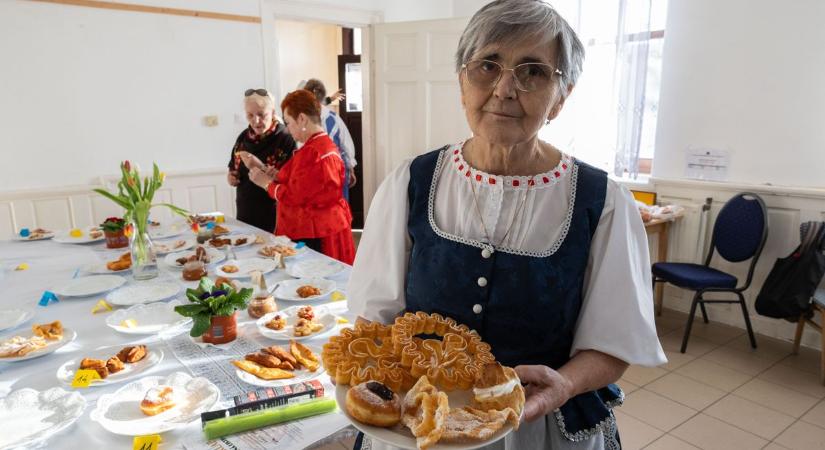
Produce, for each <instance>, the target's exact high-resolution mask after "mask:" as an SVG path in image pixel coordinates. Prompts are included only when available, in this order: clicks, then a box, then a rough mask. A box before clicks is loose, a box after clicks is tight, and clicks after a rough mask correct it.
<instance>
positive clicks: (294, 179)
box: [266, 133, 352, 240]
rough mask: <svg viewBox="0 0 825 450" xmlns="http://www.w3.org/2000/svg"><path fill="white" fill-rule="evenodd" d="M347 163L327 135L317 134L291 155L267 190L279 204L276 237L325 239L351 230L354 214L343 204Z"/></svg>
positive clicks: (347, 205)
mask: <svg viewBox="0 0 825 450" xmlns="http://www.w3.org/2000/svg"><path fill="white" fill-rule="evenodd" d="M344 170H345V169H344V162H343V161H342V160H341V154H340V153H339V151H338V147H337V146H336V145H335V143H334V142H332V140H331V139H330V138H329V136H327V134H326V133H317V134H314V135H313V136H312V137H310V138H309V139H307V142H306V143H305V144H304V145H303V146H302V147H301V148H299V149H296V150H295V152H294V153H293V154H292V158H290V159H289V161H287V163H286V164H285V165H284V166H283V168H281V170H280V171H279V172H278V176H277V181H273V182H272V183H270V184H269V186H267V189H266V191H267V192H268V193H269V196H270V197H272V198H274V199H275V200H277V201H278V209H277V211H278V212H277V216H278V220H277V222H276V225H275V234H279V235H286V236H289V237H290V239H293V240H296V239H304V238H307V239H309V238H323V237H327V236H331V235H333V234H336V233H340V232H341V231H343V230H346V229H349V228H350V226H351V223H352V213H351V212H350V209H349V204H348V203H347V201H346V200H344V195H343V184H344Z"/></svg>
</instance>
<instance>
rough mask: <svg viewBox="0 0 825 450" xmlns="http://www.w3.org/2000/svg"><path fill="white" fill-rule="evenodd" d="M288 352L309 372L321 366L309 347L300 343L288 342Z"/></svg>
mask: <svg viewBox="0 0 825 450" xmlns="http://www.w3.org/2000/svg"><path fill="white" fill-rule="evenodd" d="M289 351H290V352H291V353H292V356H294V357H295V359H297V360H298V362H299V363H301V365H302V366H304V367H305V368H306V369H307V370H308V371H310V372H315V371H316V370H318V367H320V366H321V364H320V362H319V361H318V355H316V354H315V353H312V350H310V349H309V347H307V346H306V345H304V344H301V343H300V342H296V341H289Z"/></svg>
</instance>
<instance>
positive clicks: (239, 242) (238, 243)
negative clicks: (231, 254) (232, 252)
mask: <svg viewBox="0 0 825 450" xmlns="http://www.w3.org/2000/svg"><path fill="white" fill-rule="evenodd" d="M247 242H249V238H245V237H243V238H238V239H235V242H234V243H233V244H232V245H235V246H238V247H240V246H241V245H244V244H246V243H247Z"/></svg>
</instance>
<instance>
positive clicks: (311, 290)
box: [295, 285, 321, 298]
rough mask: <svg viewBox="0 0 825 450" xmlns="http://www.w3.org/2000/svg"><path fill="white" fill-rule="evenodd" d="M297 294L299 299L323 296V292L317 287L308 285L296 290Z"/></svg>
mask: <svg viewBox="0 0 825 450" xmlns="http://www.w3.org/2000/svg"><path fill="white" fill-rule="evenodd" d="M295 293H296V294H298V297H301V298H307V297H312V296H314V295H321V290H320V289H318V288H317V287H315V286H310V285H306V286H301V287H299V288H298V289H295Z"/></svg>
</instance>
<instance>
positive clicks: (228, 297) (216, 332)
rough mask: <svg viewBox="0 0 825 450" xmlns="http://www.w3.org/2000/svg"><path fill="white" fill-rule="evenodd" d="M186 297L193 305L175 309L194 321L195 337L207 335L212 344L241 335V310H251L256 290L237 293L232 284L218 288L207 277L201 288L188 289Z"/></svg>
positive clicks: (207, 339) (205, 340)
mask: <svg viewBox="0 0 825 450" xmlns="http://www.w3.org/2000/svg"><path fill="white" fill-rule="evenodd" d="M186 298H187V299H189V301H190V302H191V303H190V304H187V305H180V306H176V307H175V312H177V313H178V314H180V315H182V316H184V317H191V318H192V321H193V323H192V330H191V331H190V332H189V335H190V336H192V337H198V336H203V341H204V342H208V343H210V344H225V343H227V342H232V341H234V340H235V338H236V337H237V336H238V332H237V325H238V322H237V311H238V310H239V309H244V308H246V307H247V305H248V303H249V300H250V299H251V298H252V289H251V288H244V289H241V290H235V289H234V288H233V287H232V286H230V285H229V284H221V285H220V286H216V285H215V283H214V282H213V281H212V280H210V279H209V278H207V277H203V278H201V281H200V283H199V284H198V287H197V289H187V290H186Z"/></svg>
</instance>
